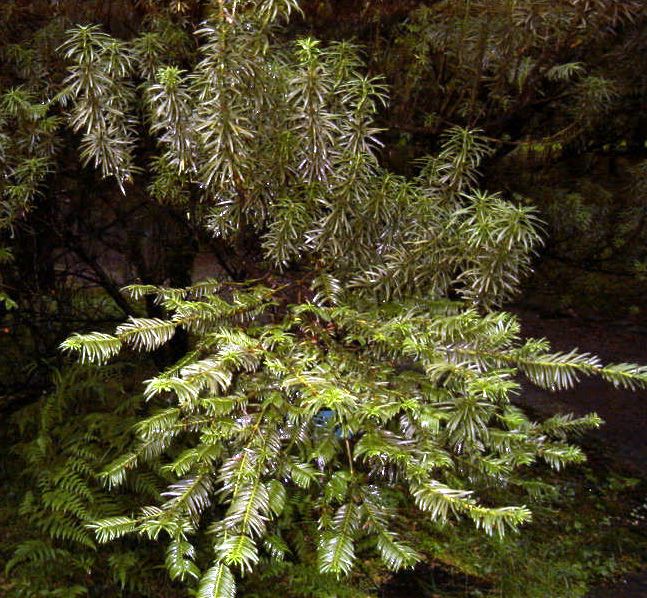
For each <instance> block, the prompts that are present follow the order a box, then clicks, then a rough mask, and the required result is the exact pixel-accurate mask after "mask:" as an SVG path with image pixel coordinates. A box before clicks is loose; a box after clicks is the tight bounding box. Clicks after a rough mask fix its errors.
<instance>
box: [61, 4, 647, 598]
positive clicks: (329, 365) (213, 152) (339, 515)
mask: <svg viewBox="0 0 647 598" xmlns="http://www.w3.org/2000/svg"><path fill="white" fill-rule="evenodd" d="M296 8H297V7H296V4H295V3H294V2H292V1H290V0H287V1H282V2H279V1H275V0H264V1H262V2H260V1H259V2H237V1H233V2H220V3H218V5H217V8H215V9H214V13H213V15H212V17H211V18H210V20H209V21H208V22H207V23H205V24H204V26H203V27H202V28H201V29H200V30H199V31H198V32H197V34H198V37H199V39H200V40H201V45H200V56H201V58H200V60H199V61H198V62H197V64H196V65H195V66H194V68H193V69H192V70H191V71H190V72H186V71H183V70H181V69H180V68H179V67H178V66H177V65H163V64H159V65H157V70H155V69H152V68H151V67H150V64H153V63H155V61H154V60H153V61H152V62H151V60H148V61H147V60H144V57H143V55H142V54H141V51H142V50H141V49H142V48H143V47H145V48H147V49H148V50H149V51H150V46H149V45H145V44H142V43H141V40H140V41H138V43H133V44H128V43H126V42H120V41H117V40H115V39H113V38H111V37H109V36H107V35H106V34H104V33H101V32H100V31H98V30H97V29H96V28H94V27H78V28H77V29H75V30H74V31H72V32H71V34H70V38H69V40H68V41H67V42H66V44H65V45H64V48H63V50H64V52H65V55H66V56H67V57H68V58H69V59H70V60H71V62H72V67H71V71H70V76H69V79H68V82H67V84H68V88H67V91H66V92H65V94H63V95H64V96H65V97H66V98H68V99H69V100H70V101H71V114H70V117H71V121H70V122H71V125H72V127H73V128H74V129H75V130H77V131H80V132H81V133H82V134H83V141H82V155H83V158H84V159H85V160H86V161H88V162H93V163H95V164H96V165H97V166H98V167H100V168H101V170H102V172H103V174H104V175H106V176H108V175H109V176H115V177H116V178H117V180H118V182H119V184H120V186H121V187H122V189H123V190H124V191H125V192H127V189H128V187H127V183H128V181H129V180H130V179H131V178H132V176H133V175H134V174H136V172H135V171H136V167H135V165H134V160H135V159H134V156H135V155H136V154H135V152H134V148H135V146H136V143H137V124H136V120H135V117H134V114H135V109H134V105H133V104H134V102H135V99H136V94H135V93H134V91H133V90H134V89H135V86H134V83H133V81H134V79H135V77H138V78H139V80H141V81H143V83H141V86H140V87H139V92H140V93H141V96H142V98H143V99H144V103H145V105H146V107H147V114H146V118H147V120H148V121H149V122H148V123H147V124H148V125H149V127H148V128H149V131H150V134H151V135H153V136H154V137H155V139H156V140H157V142H158V146H159V148H160V151H161V153H160V154H159V156H157V157H156V158H155V160H154V162H153V165H152V171H153V173H154V174H155V175H156V178H155V179H154V181H153V183H152V185H151V192H152V193H153V194H154V195H155V196H156V197H157V198H158V199H161V200H166V201H181V202H187V204H189V205H190V206H191V207H194V208H196V209H198V211H199V216H200V218H201V219H202V221H203V222H204V223H206V226H207V227H208V228H209V229H210V230H211V231H213V233H214V234H216V235H218V236H220V237H222V238H223V239H224V240H225V241H229V240H231V241H232V242H234V241H236V239H237V238H238V237H239V235H242V233H245V234H247V235H248V236H251V237H255V238H258V239H260V240H261V241H260V246H261V247H262V254H263V256H264V258H265V259H266V260H267V264H266V265H267V270H268V271H269V270H271V267H272V266H273V267H275V268H278V269H283V270H286V271H287V274H286V275H284V276H286V277H289V274H290V268H292V267H293V266H295V265H299V266H300V267H303V268H304V269H306V270H308V271H310V272H311V275H310V276H309V282H310V281H311V282H312V292H311V293H310V295H309V297H310V300H309V301H298V302H296V303H293V304H288V303H289V302H288V300H286V299H285V297H284V294H283V293H284V291H285V289H284V288H281V289H272V288H268V287H264V286H260V285H256V284H253V283H249V284H235V283H229V282H226V281H209V282H207V283H202V284H199V285H195V286H193V287H189V288H187V289H167V288H158V287H154V286H151V285H137V286H131V287H129V288H128V291H129V292H130V294H131V296H132V298H133V299H134V300H140V299H141V298H142V297H144V296H146V295H153V296H154V297H155V301H156V303H157V304H158V305H160V306H162V307H163V309H164V310H165V313H166V317H164V318H130V319H129V320H128V321H127V322H126V323H124V324H122V325H121V326H119V327H118V328H117V329H116V331H115V332H114V334H112V335H111V334H106V333H92V334H86V335H82V334H76V335H73V336H71V337H70V338H69V339H68V340H66V341H65V342H64V343H63V348H64V349H65V350H68V351H71V352H75V353H78V354H79V356H80V358H81V361H84V362H94V363H105V362H107V361H108V360H110V359H111V358H113V357H115V356H116V355H117V354H118V353H119V352H120V351H121V350H123V349H131V350H135V351H154V350H156V349H158V348H160V347H161V346H163V345H164V344H165V343H168V342H169V341H171V339H173V337H174V336H175V334H176V333H177V330H178V329H181V330H183V331H185V332H186V333H188V334H189V337H190V339H191V347H192V348H191V351H190V352H189V353H188V354H187V355H186V356H184V357H183V358H182V359H181V360H180V361H179V362H178V363H176V364H175V365H173V366H171V367H170V368H168V369H167V370H165V371H164V372H163V373H161V374H160V375H158V376H155V377H153V378H151V379H150V380H147V381H146V387H145V390H144V394H145V397H146V399H147V400H148V401H149V402H150V403H151V405H153V406H154V408H153V411H152V412H151V414H150V415H149V416H148V417H146V418H144V419H142V420H141V421H139V422H138V423H137V425H136V435H137V442H136V443H135V445H134V446H133V447H132V448H131V449H130V451H129V452H127V453H126V454H124V455H122V456H121V457H119V458H118V459H117V460H116V461H114V462H113V463H112V464H110V465H109V466H108V467H107V468H106V469H105V470H104V472H103V473H102V478H103V480H104V482H105V485H106V486H107V487H108V488H114V487H118V486H121V485H122V484H124V483H127V482H128V480H129V479H130V476H132V475H133V473H134V472H136V471H137V468H138V467H140V466H141V465H142V464H144V463H147V464H149V466H150V467H152V468H154V469H156V470H157V471H158V472H159V474H160V475H161V476H163V477H166V478H167V479H170V480H171V483H170V484H169V486H168V488H167V490H166V492H164V493H163V494H162V497H161V499H160V501H159V502H158V503H156V504H153V505H150V506H146V507H143V508H142V509H141V510H140V511H138V512H135V513H133V514H130V515H125V514H120V515H116V516H114V517H110V518H107V519H102V520H99V521H95V522H94V523H92V524H91V527H92V529H93V530H94V532H95V534H96V538H97V540H98V541H100V542H107V541H111V540H115V539H117V538H119V537H121V536H124V535H126V534H129V533H138V534H140V535H143V536H145V537H147V538H150V539H153V540H157V539H161V540H163V541H164V542H167V543H168V549H167V558H166V566H167V569H168V571H169V573H170V575H171V577H172V578H174V579H180V580H183V581H189V582H191V581H194V582H195V583H197V587H198V590H197V592H198V596H200V597H207V596H209V597H212V596H217V597H221V596H222V597H225V596H233V595H234V593H235V577H234V575H235V574H245V573H246V572H249V571H251V570H253V569H254V567H256V566H257V565H259V563H260V561H261V559H262V558H270V559H275V560H281V559H284V558H287V556H288V555H289V554H290V551H291V548H290V545H289V541H288V539H287V538H286V537H285V536H284V535H283V531H284V530H285V529H286V527H287V526H288V525H289V524H291V525H298V520H296V521H294V520H292V521H291V520H290V517H291V516H292V515H290V510H289V509H288V507H289V505H291V504H294V503H300V504H303V505H305V507H304V509H305V510H307V512H308V516H307V518H308V519H309V520H313V519H314V520H316V521H317V522H318V535H319V540H318V547H317V549H318V557H319V558H318V564H319V569H320V571H321V572H323V573H332V574H336V575H342V574H346V573H348V572H349V571H350V570H351V568H352V566H353V563H354V561H355V559H356V547H357V546H358V543H359V542H360V541H362V542H363V543H364V542H365V541H366V540H367V539H368V540H370V542H371V543H372V545H373V546H374V547H375V549H376V550H377V551H378V552H379V554H380V555H381V557H382V559H383V561H384V563H385V564H386V566H387V567H389V568H390V569H393V570H396V569H399V568H402V567H409V566H412V565H413V564H414V563H415V562H416V561H417V559H418V558H419V557H418V555H417V553H416V551H415V550H414V549H413V548H411V547H410V546H408V545H407V544H406V542H405V541H404V540H403V539H402V538H400V536H399V535H398V534H397V533H396V530H395V529H394V526H393V525H392V522H393V519H394V515H395V513H394V509H393V504H392V500H391V496H392V493H393V491H394V490H396V491H399V492H402V493H404V495H405V496H407V497H409V498H410V500H411V501H412V502H413V503H415V505H416V506H417V507H418V508H419V509H420V510H421V511H423V512H424V513H425V516H428V517H431V518H433V519H435V520H438V521H440V522H445V521H448V520H450V519H451V518H454V517H464V518H468V519H471V520H472V521H473V522H474V524H475V526H476V527H477V528H481V529H483V530H485V532H487V533H489V534H493V533H496V534H500V535H503V534H504V533H505V531H506V530H507V529H516V528H517V527H518V526H519V525H520V524H522V523H523V522H525V521H528V520H529V518H530V511H529V510H528V509H527V508H526V507H525V506H510V505H492V504H489V503H488V502H486V501H480V500H479V498H478V496H479V494H485V495H487V489H488V487H492V486H501V485H503V484H508V485H517V486H521V487H523V486H524V480H523V479H522V477H521V475H520V474H521V472H522V471H523V470H524V468H527V467H528V466H530V465H532V464H533V463H535V462H537V461H544V462H546V463H548V464H549V465H550V466H552V467H555V468H560V467H562V466H564V465H565V464H567V463H572V462H579V461H581V460H583V458H584V456H583V454H582V453H581V451H580V450H579V449H578V448H577V447H575V446H572V445H570V444H568V443H567V435H568V434H572V433H577V432H580V431H582V430H585V429H587V428H591V427H597V426H598V425H599V424H600V420H599V418H598V417H597V416H595V415H591V416H588V417H585V418H580V419H573V418H569V417H564V416H557V417H554V418H551V419H549V420H547V421H546V422H543V423H537V422H533V421H530V420H529V419H528V418H527V417H526V416H525V415H524V414H523V413H522V412H521V411H520V410H519V409H518V408H516V407H514V406H513V405H512V404H511V398H512V397H514V395H515V394H516V393H518V392H519V390H520V387H519V384H518V382H517V381H516V378H515V376H516V375H517V374H523V375H525V376H526V377H527V378H528V379H529V380H530V381H531V382H533V383H535V384H537V385H539V386H541V387H543V388H548V389H551V390H556V389H563V388H570V387H572V386H573V384H574V383H575V382H577V380H578V377H580V376H588V375H599V376H602V377H603V378H605V379H607V380H609V381H610V382H612V383H613V384H616V385H620V386H624V387H628V388H636V387H644V386H647V370H645V368H641V367H639V366H635V365H630V364H620V365H615V366H603V365H601V364H600V362H599V361H598V360H597V358H594V357H592V356H590V355H588V354H578V353H577V352H571V353H566V354H563V353H551V352H550V348H549V347H548V344H547V343H546V342H545V341H543V340H534V339H530V340H525V341H523V340H521V339H520V336H519V325H518V322H517V320H516V319H515V317H514V316H512V315H510V314H507V313H497V312H491V311H489V310H490V309H491V308H493V307H494V306H496V305H500V304H501V303H502V302H503V301H505V300H506V299H507V298H509V297H510V296H512V294H513V293H514V291H515V290H516V287H517V285H518V282H519V280H520V278H521V277H522V276H523V274H524V273H525V272H527V271H528V269H529V265H530V258H531V256H532V253H533V250H534V248H535V247H536V246H537V244H538V243H539V242H540V240H539V235H538V232H537V220H536V217H535V216H534V212H533V210H532V209H530V208H527V207H520V206H518V205H515V204H513V203H511V202H508V201H505V200H504V199H503V198H501V197H500V196H498V195H496V194H490V193H487V192H483V191H479V190H478V189H477V182H478V167H479V165H480V163H481V161H482V159H483V158H484V157H485V156H486V155H487V154H488V152H489V149H488V147H487V146H486V144H485V143H484V141H483V140H482V139H481V138H480V137H479V135H478V133H477V132H473V131H468V130H465V129H460V128H455V129H452V130H451V131H450V132H449V133H448V134H447V135H446V137H445V138H444V140H443V144H442V149H441V151H440V152H439V154H438V155H437V156H431V157H428V158H427V159H425V160H424V161H423V163H422V164H421V169H420V174H419V175H418V176H417V177H416V178H414V179H413V180H406V179H404V178H402V177H398V176H395V175H393V174H391V173H389V172H386V171H385V170H384V169H383V168H382V167H381V166H380V165H379V163H378V160H377V157H376V154H375V152H376V150H377V148H378V147H379V145H380V144H379V142H378V141H377V139H376V137H375V136H376V134H377V130H376V128H375V126H374V124H373V118H374V115H375V113H376V111H377V109H378V107H379V105H380V104H383V103H385V101H386V92H385V90H384V87H383V85H382V84H381V82H380V80H379V79H371V78H368V77H366V76H364V75H362V74H360V73H361V71H362V70H363V65H362V61H361V59H360V57H359V54H358V51H357V49H356V48H354V47H352V46H351V45H350V44H347V43H339V44H331V45H329V46H327V47H324V46H323V45H321V44H320V43H318V42H317V41H315V40H312V39H309V38H308V39H303V40H300V41H298V42H297V43H296V45H295V44H291V45H286V44H285V43H282V42H281V41H280V39H279V38H278V37H277V36H276V35H274V34H275V30H274V28H273V26H272V22H273V21H275V20H277V19H282V18H286V17H287V16H288V14H289V13H290V11H292V10H296ZM149 58H150V57H149ZM142 65H148V66H146V68H143V67H142ZM154 72H155V73H156V75H155V77H153V73H154ZM136 73H139V75H136ZM288 286H289V285H288ZM294 286H295V287H296V286H298V283H296V282H295V283H294ZM449 297H453V298H455V300H450V299H449ZM205 543H208V545H209V546H210V557H209V558H210V561H211V564H210V566H209V567H208V568H206V570H203V571H201V570H200V569H199V566H198V564H197V561H198V560H199V559H198V558H197V557H196V554H197V547H198V546H204V544H205Z"/></svg>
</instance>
